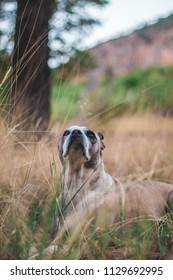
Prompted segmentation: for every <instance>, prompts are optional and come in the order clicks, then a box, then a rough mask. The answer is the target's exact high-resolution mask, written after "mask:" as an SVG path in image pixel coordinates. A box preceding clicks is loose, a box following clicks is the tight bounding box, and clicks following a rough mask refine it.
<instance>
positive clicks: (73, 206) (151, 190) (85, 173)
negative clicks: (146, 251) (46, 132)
mask: <svg viewBox="0 0 173 280" xmlns="http://www.w3.org/2000/svg"><path fill="white" fill-rule="evenodd" d="M103 140H104V137H103V135H102V134H101V133H100V132H98V133H97V132H95V131H93V130H92V129H90V128H87V127H85V126H77V125H75V126H71V127H69V128H68V129H66V130H65V131H64V133H63V134H62V136H61V137H60V140H59V144H58V150H59V158H60V161H61V164H62V174H63V182H62V191H61V197H62V198H63V205H64V213H65V214H64V215H65V224H66V227H67V229H68V230H73V229H75V227H77V226H79V227H81V226H82V225H86V223H89V222H90V221H91V220H92V219H94V220H95V221H96V223H97V226H99V227H105V225H106V226H113V225H114V224H115V223H116V222H118V221H120V220H122V216H123V219H124V220H128V219H131V220H133V219H136V218H137V219H141V218H142V217H145V218H146V217H148V218H150V219H159V218H160V217H161V216H162V215H164V214H165V213H166V211H168V210H173V185H172V184H167V183H161V182H153V181H134V182H131V183H124V184H122V183H121V182H120V181H119V180H118V179H116V178H113V177H112V176H111V175H110V174H108V173H107V172H106V171H105V168H104V163H103V158H102V152H103V150H104V149H105V145H104V143H103ZM122 213H123V214H122Z"/></svg>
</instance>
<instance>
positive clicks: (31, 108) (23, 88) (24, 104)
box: [9, 0, 54, 131]
mask: <svg viewBox="0 0 173 280" xmlns="http://www.w3.org/2000/svg"><path fill="white" fill-rule="evenodd" d="M53 1H54V0H49V1H47V0H28V1H24V0H17V4H18V8H17V19H16V30H15V46H14V52H13V57H12V85H11V92H10V109H9V115H10V119H11V120H12V123H13V125H16V127H18V128H19V129H20V130H21V129H22V130H26V131H28V130H30V129H32V130H47V128H48V124H49V119H50V102H49V95H50V70H49V67H48V64H47V62H48V58H49V48H48V31H49V19H50V17H51V14H52V6H53V5H52V3H53Z"/></svg>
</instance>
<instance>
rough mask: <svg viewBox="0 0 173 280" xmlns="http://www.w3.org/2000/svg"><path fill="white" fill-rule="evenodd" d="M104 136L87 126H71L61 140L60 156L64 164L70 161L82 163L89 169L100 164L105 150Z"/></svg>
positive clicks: (59, 146)
mask: <svg viewBox="0 0 173 280" xmlns="http://www.w3.org/2000/svg"><path fill="white" fill-rule="evenodd" d="M103 139H104V137H103V135H102V134H101V133H100V132H98V133H96V132H94V131H93V130H91V129H89V128H87V127H85V126H71V127H69V128H68V129H67V130H65V131H64V133H63V134H62V136H61V138H60V140H59V145H58V148H59V156H60V160H61V162H62V164H63V163H64V160H65V159H66V158H67V159H68V160H69V161H71V162H74V161H80V162H81V163H84V164H85V166H86V167H88V168H90V167H91V168H94V166H96V165H97V164H98V163H99V159H100V158H101V154H102V150H103V149H104V148H105V145H104V143H103V142H102V140H103Z"/></svg>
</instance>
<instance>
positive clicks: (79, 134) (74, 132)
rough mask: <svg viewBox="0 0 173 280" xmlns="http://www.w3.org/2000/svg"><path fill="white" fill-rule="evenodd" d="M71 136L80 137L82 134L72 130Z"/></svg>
mask: <svg viewBox="0 0 173 280" xmlns="http://www.w3.org/2000/svg"><path fill="white" fill-rule="evenodd" d="M72 135H73V136H82V132H81V131H80V130H79V129H74V130H73V131H72Z"/></svg>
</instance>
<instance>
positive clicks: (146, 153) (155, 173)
mask: <svg viewBox="0 0 173 280" xmlns="http://www.w3.org/2000/svg"><path fill="white" fill-rule="evenodd" d="M75 123H76V122H75ZM66 126H68V125H66ZM92 128H94V129H96V130H98V123H97V122H95V123H93V126H92ZM61 130H62V127H60V126H59V125H57V126H56V127H54V128H53V129H52V131H51V132H50V134H49V135H48V136H46V137H45V138H44V139H42V140H41V141H40V142H21V141H20V140H19V139H18V137H17V134H16V132H15V130H12V129H11V130H9V129H8V128H6V127H5V126H4V123H3V121H2V120H1V124H0V155H1V160H0V169H1V175H0V214H1V229H0V242H1V247H2V248H3V249H2V250H1V256H0V258H15V257H16V256H15V254H12V253H11V251H10V250H9V246H8V245H9V244H10V242H11V240H13V239H14V240H15V238H16V233H17V231H16V224H18V225H20V226H22V229H20V230H21V232H22V236H23V239H24V240H25V241H26V240H27V239H28V230H27V229H26V221H27V219H26V216H27V213H28V209H29V208H30V207H31V203H32V201H33V198H32V197H33V195H34V196H35V198H36V202H35V203H36V206H37V207H39V206H40V205H41V203H45V201H47V200H46V198H47V197H49V195H50V196H51V195H53V196H55V195H56V191H57V187H59V186H60V164H59V160H58V153H57V142H58V137H59V134H60V132H61ZM99 130H100V131H102V132H103V133H104V135H105V143H106V149H105V151H104V161H105V168H106V170H108V171H109V172H110V173H111V175H113V176H116V177H119V178H120V179H121V180H131V179H134V178H142V179H146V178H149V179H151V178H154V179H157V180H162V181H167V182H173V172H172V170H173V156H172V155H173V142H172V139H173V119H171V118H160V117H157V116H152V115H144V116H124V117H122V118H117V119H113V120H111V121H110V122H109V123H107V124H101V125H100V126H99ZM48 200H49V199H48ZM44 212H45V213H46V210H45V211H44ZM16 213H17V214H16ZM45 213H44V214H45ZM14 214H16V215H15V219H16V220H15V219H13V218H12V217H13V216H14ZM44 225H45V224H44V222H43V223H41V224H40V225H38V228H39V230H37V231H36V232H35V236H34V238H33V239H32V240H31V242H38V240H39V238H40V236H41V235H40V233H42V232H43V227H44ZM24 244H25V243H24ZM101 244H102V242H101ZM24 246H25V245H24ZM93 248H94V247H93ZM93 250H94V249H93ZM112 250H113V253H111V250H110V251H109V254H108V255H107V256H109V255H111V256H114V255H115V254H116V256H118V254H119V251H118V250H116V253H115V252H114V251H115V248H114V247H112ZM16 254H17V253H16ZM90 254H91V252H90V253H89V254H88V256H90ZM124 254H125V253H124ZM103 255H104V253H103ZM120 255H121V254H120ZM70 256H71V258H73V254H72V255H70ZM18 257H21V258H24V255H21V256H20V254H19V255H18ZM105 258H106V256H105ZM117 258H118V257H117Z"/></svg>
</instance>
